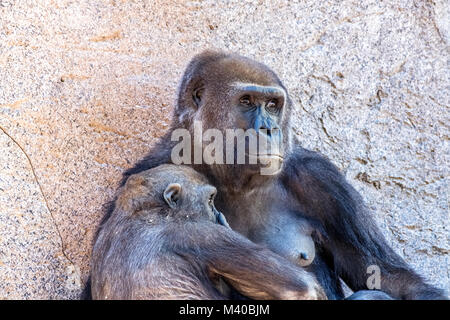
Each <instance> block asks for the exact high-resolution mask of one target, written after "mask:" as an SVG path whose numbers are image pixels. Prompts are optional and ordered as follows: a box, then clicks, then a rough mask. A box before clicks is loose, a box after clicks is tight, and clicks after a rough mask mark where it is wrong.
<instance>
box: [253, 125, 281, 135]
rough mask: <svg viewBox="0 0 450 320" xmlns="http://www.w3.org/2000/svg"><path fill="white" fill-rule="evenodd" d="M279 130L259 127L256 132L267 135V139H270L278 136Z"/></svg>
mask: <svg viewBox="0 0 450 320" xmlns="http://www.w3.org/2000/svg"><path fill="white" fill-rule="evenodd" d="M278 131H279V129H278V128H266V127H265V126H261V127H260V128H259V129H258V132H260V133H263V134H265V135H267V136H268V137H272V136H273V135H277V134H278Z"/></svg>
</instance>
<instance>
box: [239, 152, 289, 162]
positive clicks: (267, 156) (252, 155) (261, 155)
mask: <svg viewBox="0 0 450 320" xmlns="http://www.w3.org/2000/svg"><path fill="white" fill-rule="evenodd" d="M246 155H247V156H248V157H249V158H263V159H273V160H279V161H283V160H284V157H283V156H282V155H280V154H277V153H246Z"/></svg>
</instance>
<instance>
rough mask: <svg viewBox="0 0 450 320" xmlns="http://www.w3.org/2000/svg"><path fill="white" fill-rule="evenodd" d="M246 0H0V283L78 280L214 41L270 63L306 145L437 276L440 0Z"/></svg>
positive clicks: (67, 287)
mask: <svg viewBox="0 0 450 320" xmlns="http://www.w3.org/2000/svg"><path fill="white" fill-rule="evenodd" d="M256 3H257V4H258V5H256V4H255V3H250V2H249V1H230V2H228V3H227V4H218V3H216V2H215V1H136V2H134V1H77V2H75V1H59V0H54V1H22V0H7V1H6V0H0V127H1V128H2V130H0V226H1V228H0V245H1V247H0V283H1V284H0V298H73V297H75V296H76V295H77V294H78V293H79V290H80V287H81V286H80V285H79V282H80V281H79V279H78V270H80V272H81V280H82V281H84V280H85V277H86V274H87V271H88V262H89V255H90V247H91V240H92V237H93V234H94V232H95V229H96V226H97V224H98V222H99V219H100V217H101V215H102V213H101V210H102V205H103V204H104V203H105V202H107V201H108V200H110V199H111V197H112V194H113V192H114V190H115V188H116V186H117V183H118V182H119V180H120V176H121V173H122V172H123V170H125V169H126V168H129V167H130V166H132V164H133V163H134V162H135V161H137V160H138V159H139V158H141V157H142V156H143V155H144V154H145V153H146V152H147V150H148V149H149V147H150V146H151V144H152V143H154V142H155V141H156V139H157V138H158V137H159V136H161V135H162V134H163V133H164V131H165V130H166V129H167V127H168V124H169V123H170V117H171V111H172V106H173V101H174V97H175V91H176V84H177V82H178V79H179V77H180V76H181V74H182V72H183V68H184V66H185V64H186V63H187V62H188V61H189V59H190V58H191V57H192V55H194V54H195V53H197V52H200V51H202V50H203V49H206V48H211V47H215V48H223V49H226V50H230V51H234V52H240V53H242V54H244V55H247V56H250V57H253V58H255V59H257V60H260V61H262V62H265V63H266V64H268V65H269V66H271V67H272V68H273V69H274V70H276V72H278V74H279V75H280V77H281V78H282V79H283V81H284V82H285V84H286V85H287V87H288V89H289V90H290V92H291V95H292V97H293V100H294V102H295V104H296V105H297V106H298V109H297V111H296V114H295V115H294V116H295V119H296V120H295V131H296V133H297V134H298V136H299V138H300V140H301V141H302V143H303V144H304V145H305V146H306V147H309V148H312V149H315V150H319V151H321V152H323V153H324V154H326V155H327V156H328V157H330V159H332V161H333V162H334V163H335V164H337V165H338V166H339V167H340V168H341V169H342V170H343V171H344V172H345V174H346V176H347V178H348V179H349V180H350V181H351V182H352V183H353V184H354V185H355V186H356V187H357V189H358V190H360V191H361V192H362V194H363V196H364V198H365V199H366V201H367V203H368V205H369V207H370V208H371V209H373V212H374V215H375V216H376V218H377V221H378V222H379V224H380V226H381V227H382V230H383V231H384V233H385V235H386V237H387V238H388V240H389V242H390V243H391V245H392V246H393V247H394V248H395V249H396V250H397V252H399V253H400V254H401V255H402V256H403V257H404V258H405V259H406V260H407V261H408V262H409V263H411V264H412V265H413V266H414V267H415V268H416V270H418V271H419V272H420V273H421V274H423V275H424V276H425V277H426V278H428V279H430V280H431V281H432V282H433V283H434V284H437V285H438V286H440V287H443V288H446V289H450V280H449V261H448V255H449V250H450V245H449V222H448V221H449V217H448V186H447V185H448V176H449V165H448V163H449V105H450V94H449V85H450V83H449V71H450V70H449V66H448V64H449V61H448V57H449V47H448V45H449V34H450V31H449V23H448V21H449V19H450V18H449V4H448V2H447V1H407V0H405V1H384V2H383V3H379V1H369V0H368V1H362V2H361V1H290V2H286V1H281V0H280V1H272V2H270V3H266V2H263V1H256ZM6 133H7V134H6ZM12 139H14V140H12ZM19 145H20V146H21V147H22V148H23V150H21V149H20V147H19ZM27 156H28V157H27ZM28 159H29V160H30V161H31V164H32V166H33V168H34V171H35V175H36V176H34V174H33V170H32V169H31V166H30V163H29V162H28ZM40 187H41V188H42V192H41V189H40ZM44 197H45V198H44ZM45 200H46V201H45ZM61 239H62V242H61ZM62 248H63V251H62ZM70 261H72V262H73V264H72V263H71V262H70Z"/></svg>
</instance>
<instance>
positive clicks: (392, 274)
mask: <svg viewBox="0 0 450 320" xmlns="http://www.w3.org/2000/svg"><path fill="white" fill-rule="evenodd" d="M234 81H241V82H249V83H255V84H258V85H270V86H277V87H279V88H282V89H283V90H285V92H286V96H287V100H286V103H285V105H284V107H283V111H282V114H281V116H280V117H279V118H278V119H276V123H277V125H278V128H279V129H281V130H282V133H283V150H282V152H283V157H284V163H283V165H282V171H281V173H279V174H278V175H275V176H262V175H260V174H259V171H258V166H255V165H244V166H243V165H223V164H222V165H217V164H213V165H204V164H203V165H194V166H193V167H194V168H195V169H196V170H197V171H199V172H202V173H203V174H205V175H206V176H207V177H208V178H209V180H210V181H211V182H212V183H213V185H215V186H216V187H217V188H218V190H219V196H218V197H217V206H218V208H219V209H220V210H221V211H222V212H223V213H224V214H225V216H226V217H227V219H228V221H229V223H230V225H231V226H232V228H233V229H234V230H237V231H238V232H240V233H241V234H242V235H244V236H246V237H248V238H249V239H251V240H253V241H255V242H259V243H264V244H267V245H269V246H270V243H271V241H270V240H271V239H269V238H268V237H270V234H273V232H272V231H271V230H270V229H272V230H287V229H286V228H285V225H283V224H282V222H283V221H286V223H290V224H294V225H295V224H296V223H298V222H296V219H297V218H298V217H300V218H301V220H303V219H307V220H309V221H310V222H311V224H313V225H318V226H319V228H320V229H321V230H323V231H324V233H325V238H326V239H327V241H325V242H323V243H320V244H319V243H316V257H315V259H314V262H313V263H312V264H311V265H310V266H308V268H307V270H309V271H310V272H312V273H314V274H315V275H316V276H317V278H318V280H319V282H320V283H321V285H322V286H323V287H324V288H325V291H326V293H327V295H328V297H329V298H330V299H340V298H343V291H342V288H341V285H340V281H341V280H340V279H343V280H344V281H345V282H346V283H347V284H348V286H349V287H350V288H351V289H353V290H355V291H358V290H364V289H367V287H366V279H367V276H368V275H367V267H368V266H370V265H373V264H375V265H378V266H379V267H380V269H381V278H382V279H381V290H383V291H384V292H386V293H388V294H390V295H392V296H393V297H395V298H399V299H442V298H446V296H445V294H444V293H443V291H442V290H440V289H438V288H435V287H433V286H430V285H428V284H427V283H426V282H425V281H424V279H423V278H422V277H421V276H419V275H418V274H417V273H415V272H414V271H413V270H412V269H411V267H409V266H408V265H407V264H406V263H405V261H404V260H403V259H402V258H401V257H400V256H399V255H397V254H396V253H395V252H394V251H393V250H392V249H391V248H390V247H389V245H388V244H387V242H386V241H385V239H384V237H383V235H382V234H381V232H380V231H379V229H378V227H377V226H376V224H375V222H374V220H373V218H372V217H371V215H370V214H369V213H368V210H367V208H366V207H365V205H364V203H363V201H362V199H361V196H360V195H359V194H358V193H357V191H356V190H355V189H354V188H353V187H352V186H351V185H350V184H349V183H348V182H347V181H346V180H345V178H344V177H343V176H342V175H341V174H340V173H339V171H338V170H337V168H336V167H335V166H334V165H333V164H332V163H331V162H330V161H329V160H327V159H325V158H324V157H323V156H321V155H319V154H318V153H315V152H312V151H309V150H306V149H304V148H302V147H301V146H300V143H299V142H298V141H296V140H295V139H294V137H293V134H292V132H291V131H292V130H291V125H290V118H291V114H292V108H293V106H292V103H291V101H290V99H289V96H288V95H287V91H286V89H285V88H284V86H283V84H282V83H281V81H280V80H279V78H278V77H277V76H276V74H275V73H274V72H273V71H272V70H270V69H269V68H268V67H266V66H265V65H263V64H260V63H258V62H255V61H253V60H251V59H248V58H245V57H242V56H239V55H234V54H227V53H223V52H214V51H207V52H204V53H202V54H200V55H198V56H196V57H195V58H194V59H193V60H192V61H191V62H190V63H189V65H188V66H187V68H186V71H185V74H184V76H183V79H182V81H181V84H180V88H179V93H178V103H177V106H176V109H175V113H174V120H173V123H172V129H171V130H170V131H169V132H168V133H167V135H166V136H164V137H163V138H162V139H161V141H160V142H158V143H157V145H156V146H155V147H154V148H153V149H152V150H151V151H150V153H149V154H148V156H146V157H145V158H144V159H143V160H142V161H140V162H139V163H138V164H137V165H136V166H135V167H134V168H132V169H130V170H128V171H127V172H126V173H125V175H124V180H126V178H127V176H129V175H130V174H133V173H137V172H141V171H143V170H147V169H149V168H152V167H154V166H158V165H160V164H162V163H170V162H171V158H170V153H171V149H172V147H173V145H174V142H171V141H170V137H171V132H172V131H173V130H174V129H176V128H186V129H188V130H191V131H192V124H193V120H194V118H199V119H202V120H203V125H204V129H207V128H218V129H221V130H223V129H225V128H244V129H246V128H247V127H251V126H252V123H251V119H248V122H245V119H244V118H243V117H242V114H241V113H240V111H239V107H236V105H234V104H232V103H231V102H230V101H231V100H230V99H231V98H232V97H233V95H234V94H235V93H233V92H232V91H231V89H230V85H231V83H233V82H234ZM199 89H201V92H202V97H201V100H200V102H198V101H197V100H195V99H193V96H194V94H195V93H196V92H198V90H199ZM105 219H107V216H106V217H105ZM268 229H269V231H270V232H269V231H268ZM297 236H298V234H297V232H295V231H284V238H283V239H284V243H285V246H286V249H289V248H290V244H293V243H295V240H296V237H297ZM291 247H292V245H291ZM271 249H272V250H275V251H278V250H277V248H276V247H271ZM280 253H281V252H280ZM287 257H288V258H291V257H289V255H288V256H287ZM293 260H294V261H295V259H293Z"/></svg>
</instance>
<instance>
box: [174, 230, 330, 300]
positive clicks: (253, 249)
mask: <svg viewBox="0 0 450 320" xmlns="http://www.w3.org/2000/svg"><path fill="white" fill-rule="evenodd" d="M184 228H185V231H187V230H188V229H191V230H189V234H191V235H195V236H192V237H189V239H185V240H187V241H184V242H183V244H182V245H177V246H175V250H176V252H177V254H178V255H180V256H184V257H186V258H188V259H197V260H198V259H201V260H202V261H199V262H201V263H204V264H205V265H206V266H207V268H208V269H209V271H210V272H211V273H212V274H214V275H218V276H220V277H222V278H224V279H225V281H226V282H227V283H228V284H230V285H231V286H233V287H234V288H235V289H236V290H238V291H239V292H240V293H241V294H243V295H244V296H246V297H249V298H252V299H282V300H287V299H291V300H292V299H301V300H315V299H326V296H325V294H324V292H323V290H322V288H321V287H320V285H319V284H318V283H317V281H316V279H315V278H314V276H313V275H311V274H310V273H308V272H306V271H305V270H303V269H301V268H300V267H297V266H295V265H294V264H292V263H291V262H289V261H288V260H286V259H285V258H283V257H281V256H279V255H277V254H275V253H273V252H272V251H270V250H269V249H266V248H264V247H262V246H260V245H257V244H255V243H253V242H251V241H249V240H248V239H246V238H245V237H243V236H241V235H239V234H238V233H236V232H234V231H233V230H231V229H229V228H226V227H223V226H220V225H218V224H213V223H197V224H192V225H185V226H184Z"/></svg>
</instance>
